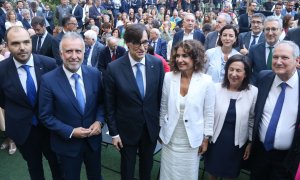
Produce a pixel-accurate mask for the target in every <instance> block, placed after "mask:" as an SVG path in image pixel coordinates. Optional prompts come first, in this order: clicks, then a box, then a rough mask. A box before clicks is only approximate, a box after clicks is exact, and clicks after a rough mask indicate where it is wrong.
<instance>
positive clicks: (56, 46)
mask: <svg viewBox="0 0 300 180" xmlns="http://www.w3.org/2000/svg"><path fill="white" fill-rule="evenodd" d="M63 35H64V32H63V31H61V32H60V33H58V35H57V36H56V37H55V38H53V40H52V52H53V56H54V58H55V60H56V64H57V65H61V64H62V59H61V57H60V53H59V43H60V41H61V39H62V37H63Z"/></svg>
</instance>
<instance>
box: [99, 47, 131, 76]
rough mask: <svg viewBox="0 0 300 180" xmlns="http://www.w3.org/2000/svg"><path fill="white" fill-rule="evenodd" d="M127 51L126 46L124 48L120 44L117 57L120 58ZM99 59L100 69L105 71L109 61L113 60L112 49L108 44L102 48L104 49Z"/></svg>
mask: <svg viewBox="0 0 300 180" xmlns="http://www.w3.org/2000/svg"><path fill="white" fill-rule="evenodd" d="M125 52H126V50H125V48H123V47H122V46H118V47H117V50H116V56H117V57H116V58H117V59H118V58H120V57H122V56H123V55H124V54H125ZM98 61H99V63H98V69H99V70H100V71H101V72H105V70H106V68H107V65H108V63H110V62H111V61H112V60H111V54H110V50H109V47H108V46H106V47H105V48H104V49H102V51H101V52H100V55H99V60H98Z"/></svg>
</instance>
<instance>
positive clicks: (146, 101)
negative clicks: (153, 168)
mask: <svg viewBox="0 0 300 180" xmlns="http://www.w3.org/2000/svg"><path fill="white" fill-rule="evenodd" d="M145 71H146V94H145V97H144V98H143V99H142V97H141V95H140V92H139V89H138V86H137V84H136V80H135V77H134V73H133V71H132V67H131V64H130V60H129V56H128V54H126V55H124V56H122V57H121V58H119V59H118V60H117V61H113V62H111V63H109V64H108V66H107V70H106V74H105V75H104V83H105V86H104V87H105V94H106V96H105V105H106V106H105V108H106V120H107V125H108V128H109V133H110V135H111V136H115V135H117V134H119V135H120V137H121V139H122V142H123V144H128V145H135V144H137V143H138V141H139V139H140V137H141V135H142V132H143V131H144V126H146V127H147V129H148V132H149V136H150V139H151V141H152V142H153V143H155V142H156V140H157V138H158V133H159V130H160V127H159V110H160V99H161V92H162V85H163V79H164V68H163V65H162V62H161V60H159V59H157V58H156V57H154V56H151V55H148V54H146V68H145Z"/></svg>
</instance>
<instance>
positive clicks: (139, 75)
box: [135, 63, 144, 98]
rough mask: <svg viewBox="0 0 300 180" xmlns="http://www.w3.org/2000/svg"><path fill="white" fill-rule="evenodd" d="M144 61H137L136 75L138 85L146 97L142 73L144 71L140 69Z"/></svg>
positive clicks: (142, 94)
mask: <svg viewBox="0 0 300 180" xmlns="http://www.w3.org/2000/svg"><path fill="white" fill-rule="evenodd" d="M141 65H142V63H136V64H135V66H136V75H135V80H136V83H137V86H138V88H139V91H140V94H141V96H142V98H144V81H143V75H142V71H141V69H140V67H141Z"/></svg>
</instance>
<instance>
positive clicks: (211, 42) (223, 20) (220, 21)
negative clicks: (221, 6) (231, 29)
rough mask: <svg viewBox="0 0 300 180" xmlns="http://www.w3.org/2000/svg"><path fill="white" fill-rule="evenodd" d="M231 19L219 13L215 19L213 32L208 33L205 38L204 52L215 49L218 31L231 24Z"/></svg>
mask: <svg viewBox="0 0 300 180" xmlns="http://www.w3.org/2000/svg"><path fill="white" fill-rule="evenodd" d="M231 21H232V18H231V17H230V15H229V14H227V13H221V14H219V16H218V17H217V20H216V26H215V31H213V32H210V33H208V34H207V36H206V40H205V43H204V48H205V50H208V49H211V48H215V47H216V46H217V42H218V39H219V32H220V30H221V29H222V28H223V27H224V26H225V25H227V24H231Z"/></svg>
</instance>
